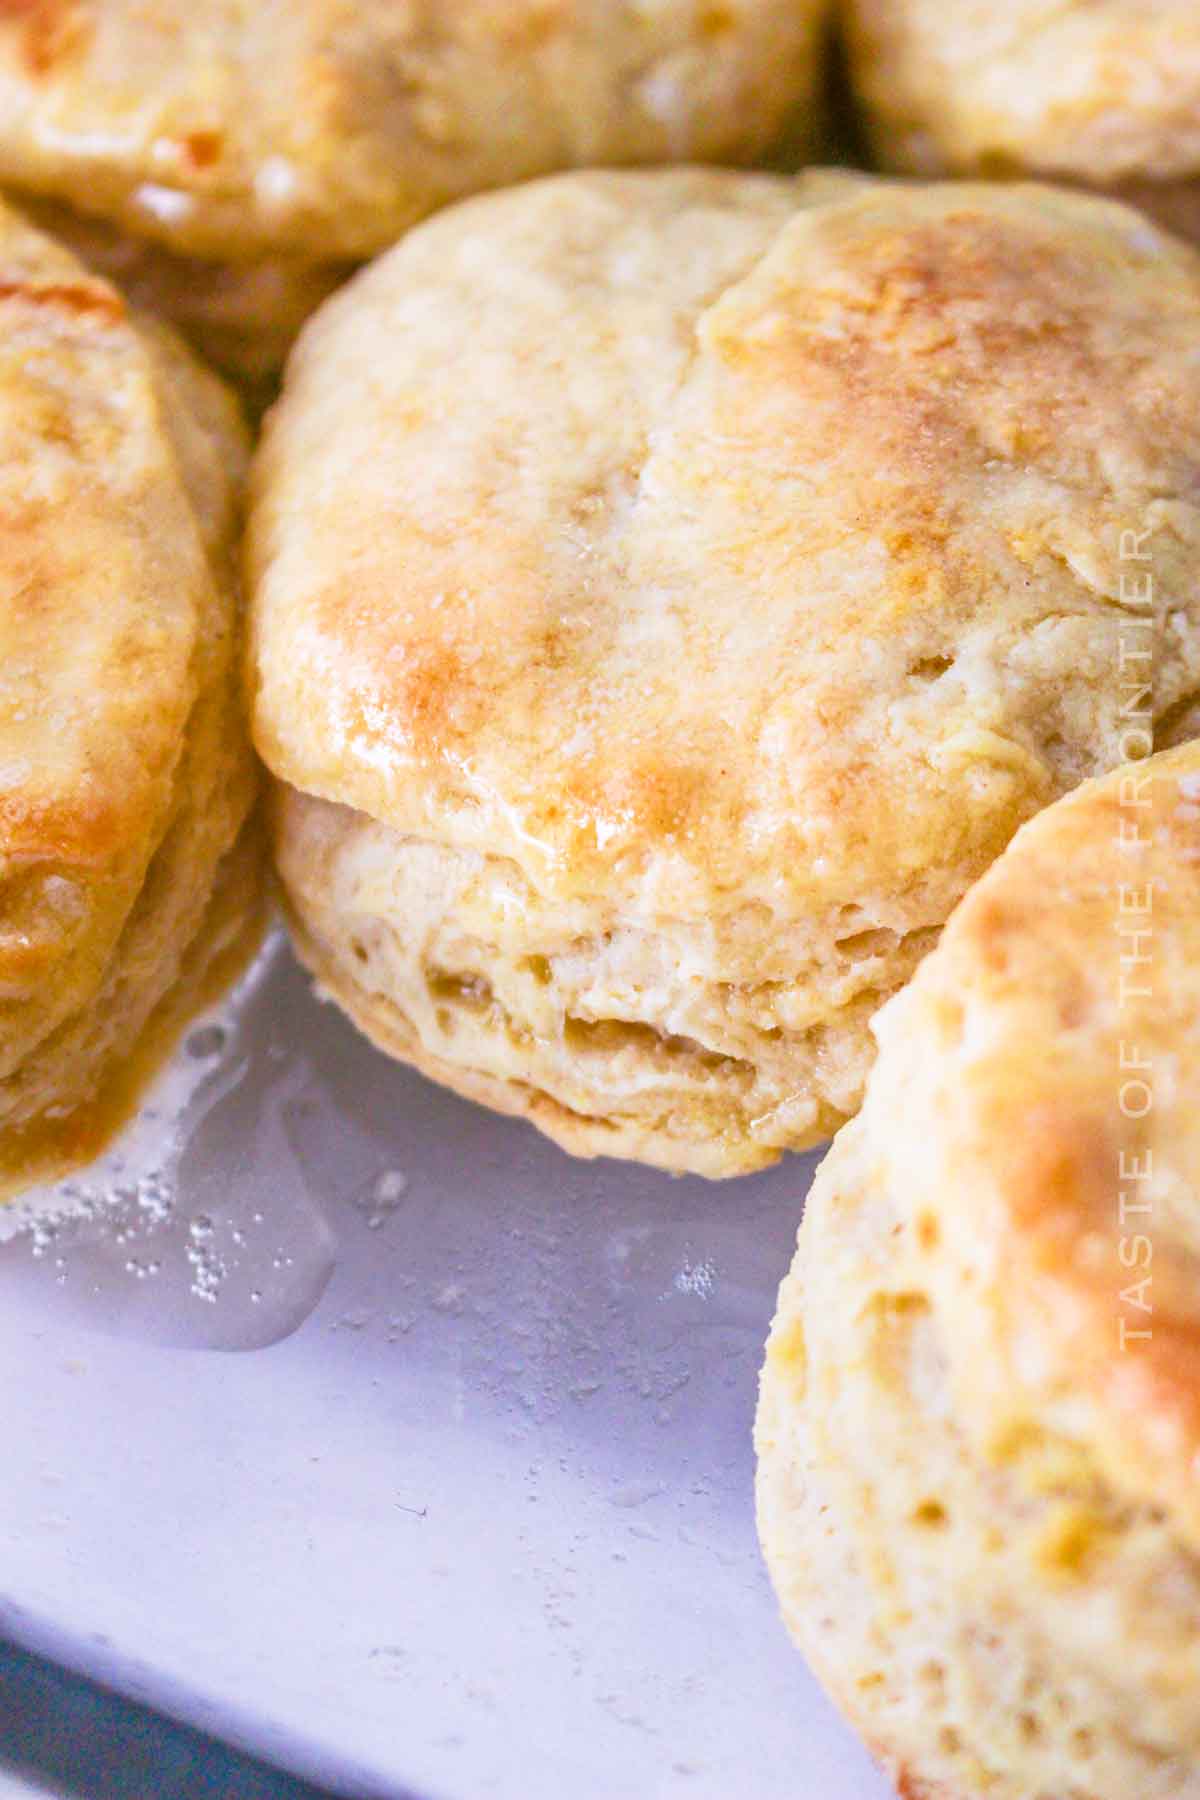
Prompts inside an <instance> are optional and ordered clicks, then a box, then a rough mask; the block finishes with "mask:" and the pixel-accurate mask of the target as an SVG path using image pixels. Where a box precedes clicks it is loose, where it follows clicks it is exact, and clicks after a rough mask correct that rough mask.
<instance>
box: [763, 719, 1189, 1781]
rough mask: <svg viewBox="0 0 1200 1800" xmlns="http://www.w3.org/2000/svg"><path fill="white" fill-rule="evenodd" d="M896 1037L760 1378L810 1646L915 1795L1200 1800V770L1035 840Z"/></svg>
mask: <svg viewBox="0 0 1200 1800" xmlns="http://www.w3.org/2000/svg"><path fill="white" fill-rule="evenodd" d="M1139 926H1140V927H1144V928H1145V930H1144V935H1143V937H1142V938H1141V939H1140V940H1136V941H1135V939H1134V937H1133V931H1134V929H1135V928H1137V927H1139ZM1122 933H1124V935H1122ZM1135 952H1136V953H1137V954H1138V955H1139V956H1141V958H1142V960H1141V961H1139V962H1136V963H1135V962H1132V961H1126V962H1125V963H1124V964H1123V963H1122V961H1121V958H1122V956H1123V955H1124V956H1126V957H1129V956H1130V955H1132V954H1133V953H1135ZM1122 981H1124V982H1125V988H1124V991H1122V986H1121V983H1122ZM876 1029H877V1033H878V1037H879V1043H880V1056H879V1061H878V1063H877V1064H876V1067H875V1070H874V1072H873V1074H872V1077H871V1081H870V1084H869V1088H868V1096H867V1101H866V1105H865V1106H864V1108H863V1111H862V1113H861V1114H860V1116H859V1117H858V1118H857V1119H856V1120H855V1121H854V1122H853V1123H852V1124H851V1125H849V1126H848V1127H847V1128H846V1130H845V1132H843V1133H842V1135H841V1136H840V1137H839V1138H838V1140H837V1142H836V1144H835V1145H834V1147H833V1149H832V1150H831V1152H830V1154H829V1156H828V1158H827V1159H826V1161H825V1163H824V1164H823V1166H822V1168H821V1170H820V1172H819V1174H818V1176H817V1180H816V1183H815V1185H814V1187H813V1190H812V1192H811V1194H810V1196H809V1200H808V1205H807V1209H806V1214H805V1219H804V1224H803V1226H802V1228H801V1232H800V1242H799V1248H798V1250H797V1255H796V1260H795V1263H794V1265H793V1268H792V1272H791V1274H790V1275H789V1276H788V1278H787V1280H786V1281H785V1282H784V1285H783V1288H782V1290H781V1293H780V1299H779V1309H778V1313H777V1316H776V1320H775V1324H774V1327H773V1330H772V1334H771V1340H770V1343H769V1345H768V1349H767V1359H766V1365H765V1368H764V1371H763V1379H762V1392H761V1399H760V1405H759V1416H758V1426H757V1443H758V1453H759V1477H758V1505H759V1525H760V1531H761V1536H762V1541H763V1546H764V1549H765V1552H766V1556H767V1561H768V1563H769V1565H770V1568H771V1572H772V1575H773V1577H774V1580H775V1584H776V1587H777V1589H778V1592H779V1595H780V1599H781V1602H782V1606H783V1611H784V1616H785V1618H786V1620H787V1623H788V1625H789V1627H790V1629H791V1631H792V1632H793V1634H794V1636H795V1637H796V1639H797V1641H798V1642H799V1643H800V1644H801V1645H802V1647H803V1648H804V1650H805V1652H806V1654H807V1655H808V1656H809V1658H810V1659H811V1661H812V1662H813V1664H814V1666H815V1668H816V1669H817V1671H818V1672H819V1673H820V1674H821V1675H822V1677H823V1678H824V1680H825V1681H826V1683H827V1685H828V1686H829V1688H830V1690H831V1691H832V1693H833V1694H834V1696H835V1697H836V1699H837V1700H838V1702H839V1704H840V1705H841V1706H842V1707H843V1709H844V1710H845V1711H846V1712H847V1713H848V1714H849V1716H850V1717H851V1718H852V1719H853V1720H854V1721H855V1722H856V1723H857V1724H858V1726H859V1728H860V1729H861V1730H862V1732H863V1734H864V1736H865V1737H866V1738H867V1740H868V1742H869V1743H870V1744H871V1745H872V1746H873V1747H874V1748H875V1749H876V1751H877V1752H878V1754H879V1755H880V1757H881V1759H882V1760H883V1762H884V1763H885V1766H886V1767H887V1768H888V1770H889V1772H890V1773H891V1774H892V1775H893V1776H894V1777H895V1778H896V1779H897V1780H898V1782H899V1783H900V1786H901V1791H902V1792H904V1793H905V1794H913V1795H921V1796H930V1797H941V1796H947V1797H948V1796H954V1797H955V1800H968V1797H969V1796H975V1795H980V1796H982V1795H987V1796H988V1797H989V1800H1061V1796H1064V1795H1068V1794H1070V1795H1075V1794H1078V1795H1080V1796H1081V1797H1082V1796H1086V1800H1129V1796H1132V1795H1136V1796H1137V1797H1138V1800H1192V1797H1193V1796H1194V1795H1196V1794H1197V1793H1200V1699H1198V1696H1200V1666H1198V1658H1200V1640H1198V1638H1197V1633H1196V1616H1197V1609H1198V1608H1200V1478H1198V1474H1197V1471H1198V1469H1200V1303H1198V1297H1197V1296H1198V1293H1200V1288H1198V1284H1197V1258H1198V1245H1200V1236H1198V1232H1197V1219H1198V1210H1197V1209H1198V1206H1200V1116H1198V1113H1197V1094H1200V740H1193V741H1191V742H1188V743H1184V744H1182V745H1180V746H1179V747H1178V748H1176V749H1174V750H1170V751H1167V752H1164V753H1163V754H1160V755H1158V756H1157V757H1155V758H1154V759H1153V760H1151V761H1149V762H1146V763H1139V764H1136V765H1133V766H1131V767H1129V768H1126V769H1123V770H1121V771H1119V772H1118V773H1115V774H1112V775H1110V776H1108V777H1106V778H1104V779H1103V780H1099V781H1096V782H1093V783H1090V784H1088V785H1087V786H1086V787H1084V788H1082V789H1080V790H1078V791H1077V792H1076V793H1075V794H1073V795H1071V796H1069V797H1068V798H1067V799H1065V800H1064V801H1062V802H1061V803H1060V804H1059V805H1057V806H1055V807H1054V808H1052V809H1050V810H1049V811H1047V812H1045V813H1043V814H1041V815H1040V816H1039V817H1038V818H1037V819H1035V820H1034V821H1033V822H1032V823H1031V824H1029V825H1027V826H1026V827H1025V828H1024V830H1023V831H1022V832H1021V833H1020V835H1019V836H1018V837H1017V839H1016V841H1015V842H1014V843H1013V845H1012V846H1011V847H1010V849H1009V850H1008V852H1007V853H1006V854H1005V855H1004V856H1003V857H1002V858H1001V859H1000V861H999V862H997V864H996V865H995V866H994V868H993V869H992V870H991V871H990V872H989V873H988V874H987V875H986V876H985V877H984V878H983V880H982V881H981V882H980V883H979V884H978V886H977V887H976V888H975V889H974V890H973V892H972V893H971V894H970V895H969V896H968V898H967V899H966V900H965V901H964V902H963V904H962V906H961V907H960V908H959V909H958V911H957V912H956V913H955V915H954V917H953V919H952V920H951V921H950V924H949V925H948V926H947V928H946V931H945V934H944V935H943V937H942V940H941V943H940V945H939V947H938V949H937V950H936V951H935V952H934V953H933V955H931V956H930V957H929V958H928V959H927V960H926V962H925V963H924V964H923V965H922V968H921V969H920V971H919V973H918V975H917V976H916V979H915V980H914V981H913V983H912V984H911V986H910V987H909V988H908V989H907V990H906V991H905V992H904V993H903V994H901V995H900V996H899V997H898V998H897V999H895V1000H894V1001H893V1002H892V1003H891V1005H890V1006H888V1007H887V1008H886V1009H885V1010H884V1012H882V1013H881V1014H880V1016H879V1018H878V1020H877V1022H876ZM1142 1082H1145V1083H1146V1089H1145V1091H1143V1089H1142V1087H1141V1085H1140V1084H1141V1083H1142ZM1147 1097H1149V1104H1147ZM1123 1197H1124V1198H1123Z"/></svg>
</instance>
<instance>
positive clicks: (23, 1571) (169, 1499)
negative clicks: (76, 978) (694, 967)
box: [0, 945, 885, 1800]
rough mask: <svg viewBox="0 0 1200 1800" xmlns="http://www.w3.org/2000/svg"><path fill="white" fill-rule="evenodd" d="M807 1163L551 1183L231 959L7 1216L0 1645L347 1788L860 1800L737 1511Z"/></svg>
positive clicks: (515, 1796) (546, 1147)
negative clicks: (68, 1191) (135, 1117)
mask: <svg viewBox="0 0 1200 1800" xmlns="http://www.w3.org/2000/svg"><path fill="white" fill-rule="evenodd" d="M180 1107H182V1108H183V1111H184V1122H183V1124H182V1126H181V1127H180V1128H178V1129H175V1128H173V1127H170V1126H169V1125H168V1120H169V1119H170V1118H171V1117H172V1115H173V1114H174V1113H175V1112H176V1111H177V1109H179V1108H180ZM812 1164H813V1159H811V1158H804V1159H795V1160H793V1161H792V1162H791V1163H790V1164H787V1165H785V1166H784V1167H783V1168H781V1169H777V1170H774V1171H772V1172H771V1173H770V1174H768V1175H765V1176H758V1177H753V1178H750V1179H747V1180H743V1181H740V1182H734V1183H729V1184H723V1185H709V1184H707V1183H704V1182H700V1181H695V1180H683V1181H672V1180H671V1179H669V1178H668V1177H666V1176H660V1175H656V1174H653V1173H650V1172H647V1171H642V1170H638V1169H635V1168H631V1167H628V1166H625V1165H621V1164H616V1163H595V1164H578V1163H573V1162H571V1161H570V1160H569V1159H568V1158H566V1157H565V1156H563V1155H562V1154H561V1153H560V1152H558V1151H557V1150H555V1149H554V1148H553V1147H552V1146H551V1145H550V1144H548V1143H545V1142H543V1141H542V1140H541V1139H540V1138H538V1137H537V1136H536V1135H535V1134H534V1132H533V1131H532V1130H531V1129H530V1128H529V1127H528V1126H526V1125H523V1124H513V1123H509V1122H506V1121H502V1120H498V1119H496V1118H494V1117H492V1116H490V1115H489V1114H487V1113H485V1112H482V1111H480V1110H478V1109H475V1108H473V1107H471V1106H469V1105H467V1104H466V1103H464V1102H461V1101H458V1100H456V1099H454V1098H452V1097H451V1096H449V1095H448V1094H445V1093H442V1092H441V1091H439V1090H438V1089H436V1088H434V1087H431V1086H429V1085H428V1084H427V1083H425V1082H424V1081H422V1080H421V1079H420V1078H419V1077H417V1076H415V1075H412V1074H410V1073H409V1072H407V1071H405V1070H403V1069H401V1068H398V1067H396V1066H394V1065H392V1064H391V1063H389V1062H387V1061H386V1060H385V1059H384V1058H382V1057H381V1056H379V1055H377V1054H376V1053H375V1052H374V1051H372V1050H371V1049H370V1048H369V1046H368V1045H367V1044H365V1043H364V1042H363V1041H362V1040H361V1039H359V1038H358V1037H357V1036H356V1035H355V1033H354V1032H353V1031H352V1029H351V1028H350V1027H349V1026H348V1025H347V1024H346V1023H345V1022H344V1021H343V1020H342V1019H341V1018H340V1016H339V1015H338V1014H337V1013H336V1012H335V1011H334V1010H333V1009H332V1008H330V1007H327V1006H322V1005H320V1004H318V1002H317V1001H316V1000H315V999H314V998H313V997H312V995H311V994H310V992H309V989H308V985H307V983H306V981H305V980H304V978H303V977H302V976H301V975H300V973H299V972H298V971H297V969H296V968H295V966H294V964H293V963H292V962H291V960H290V957H289V956H288V954H287V953H286V951H284V950H283V949H282V948H281V947H280V946H278V945H275V946H273V947H270V948H269V949H268V951H267V952H265V953H264V955H263V957H262V958H261V959H260V963H259V965H258V966H257V968H256V970H255V971H254V972H253V973H252V975H251V976H250V977H248V978H247V981H246V983H245V984H244V985H243V989H242V990H241V992H240V994H239V996H238V998H237V1000H236V1002H235V1003H234V1004H232V1005H230V1006H229V1007H227V1008H226V1009H225V1012H224V1014H223V1015H222V1017H221V1018H220V1019H215V1020H213V1021H211V1022H209V1023H208V1024H206V1025H204V1026H202V1027H199V1028H197V1029H196V1030H195V1031H193V1033H192V1034H191V1037H190V1039H189V1046H188V1047H187V1048H186V1049H184V1050H182V1051H181V1053H180V1056H179V1058H178V1059H177V1065H176V1068H175V1070H174V1072H173V1073H172V1074H171V1075H170V1076H169V1077H168V1079H167V1083H166V1086H165V1088H164V1090H163V1093H162V1096H161V1099H160V1102H159V1117H157V1118H156V1119H151V1120H150V1121H149V1124H148V1127H147V1128H146V1129H145V1130H144V1131H143V1132H142V1134H141V1137H140V1140H139V1141H136V1142H132V1143H129V1142H127V1143H125V1144H123V1145H122V1146H120V1147H119V1150H118V1153H117V1155H116V1157H115V1158H110V1163H109V1166H108V1167H107V1168H106V1169H104V1170H102V1171H100V1172H98V1173H97V1174H94V1175H93V1176H92V1177H90V1178H89V1180H88V1181H87V1182H83V1183H77V1184H75V1192H74V1194H73V1195H72V1196H70V1197H69V1204H68V1210H69V1211H70V1212H71V1213H72V1214H75V1215H78V1214H82V1215H83V1216H82V1217H81V1218H79V1217H73V1218H72V1219H70V1220H68V1221H66V1222H64V1221H62V1220H56V1219H54V1218H49V1217H48V1216H47V1214H46V1211H45V1208H44V1207H43V1208H42V1210H41V1211H40V1212H39V1213H38V1215H37V1216H36V1218H35V1221H34V1224H33V1225H32V1226H31V1225H30V1224H29V1222H28V1219H26V1220H25V1221H24V1222H23V1223H22V1222H21V1220H19V1219H16V1218H15V1217H13V1218H9V1219H8V1220H7V1227H8V1229H9V1231H10V1233H11V1232H12V1230H13V1228H14V1226H17V1227H18V1229H16V1233H15V1235H11V1236H10V1239H9V1241H8V1242H6V1243H4V1244H0V1365H2V1366H3V1367H4V1368H6V1369H7V1371H8V1380H7V1382H6V1392H5V1403H4V1412H3V1426H2V1432H3V1453H2V1457H0V1632H3V1633H6V1634H7V1635H9V1636H10V1637H12V1638H13V1639H15V1640H16V1641H17V1642H20V1643H23V1644H25V1645H27V1646H28V1647H30V1648H32V1649H35V1650H38V1651H40V1652H42V1653H45V1654H48V1655H51V1656H53V1657H55V1658H56V1659H58V1660H61V1661H63V1662H65V1663H67V1664H69V1665H71V1666H73V1667H75V1668H78V1669H81V1670H83V1671H84V1672H86V1673H88V1674H90V1675H92V1676H95V1677H97V1678H99V1679H101V1680H103V1681H105V1682H108V1683H110V1684H112V1685H113V1686H116V1687H118V1688H120V1689H121V1690H123V1691H125V1692H128V1693H130V1694H132V1695H134V1696H135V1697H137V1698H139V1699H143V1700H146V1701H149V1702H150V1703H151V1704H153V1705H156V1706H159V1707H162V1708H164V1709H165V1710H167V1711H169V1712H171V1713H174V1714H176V1715H177V1716H179V1717H181V1718H185V1719H187V1720H188V1721H189V1722H192V1723H195V1724H198V1725H199V1726H201V1727H202V1728H203V1729H205V1730H208V1731H211V1732H214V1733H216V1734H217V1735H220V1736H222V1737H225V1738H227V1739H229V1740H230V1741H232V1742H235V1743H238V1744H240V1745H242V1746H244V1747H246V1748H249V1749H251V1750H253V1751H255V1752H257V1753H258V1754H260V1755H263V1756H265V1757H267V1758H269V1759H272V1760H274V1761H277V1762H280V1763H282V1764H283V1765H285V1766H288V1767H290V1768H293V1769H295V1770H296V1771H298V1772H299V1773H302V1774H303V1775H305V1776H307V1777H309V1778H310V1779H313V1780H317V1781H321V1782H324V1783H327V1784H329V1785H331V1786H334V1787H336V1788H338V1789H339V1790H341V1791H343V1792H345V1793H348V1794H352V1795H355V1796H358V1797H360V1800H366V1797H367V1796H371V1795H389V1796H402V1795H411V1796H414V1797H417V1800H480V1797H482V1796H500V1797H502V1800H541V1797H543V1796H544V1797H545V1800H562V1796H563V1795H565V1794H569V1795H571V1796H572V1800H617V1797H624V1796H630V1800H633V1797H635V1796H636V1797H637V1800H658V1797H665V1796H680V1797H681V1800H683V1797H685V1796H687V1797H691V1800H718V1797H719V1800H729V1796H731V1795H735V1794H736V1795H739V1796H746V1797H747V1800H797V1796H800V1795H803V1796H806V1797H807V1796H814V1797H816V1796H819V1797H820V1800H883V1796H884V1794H885V1788H884V1785H883V1784H882V1783H881V1782H880V1780H879V1778H878V1777H877V1776H876V1775H874V1774H873V1772H872V1771H871V1768H870V1766H869V1764H868V1762H867V1759H866V1757H865V1754H864V1753H863V1752H862V1750H861V1749H860V1748H859V1746H858V1745H857V1743H856V1742H855V1740H854V1739H853V1738H852V1736H851V1735H850V1734H849V1733H848V1731H846V1730H845V1729H844V1728H843V1727H842V1726H841V1725H840V1723H839V1722H838V1721H837V1720H836V1718H835V1716H834V1715H833V1713H832V1711H831V1710H830V1709H829V1707H828V1706H827V1705H826V1703H825V1701H824V1700H823V1698H822V1697H821V1694H820V1692H819V1690H818V1689H817V1687H816V1686H815V1684H814V1682H813V1681H812V1679H811V1678H810V1677H809V1676H808V1674H807V1672H806V1670H805V1668H804V1665H803V1663H802V1662H801V1661H800V1659H799V1658H798V1657H797V1656H796V1654H795V1653H794V1652H793V1651H792V1649H791V1648H790V1646H789V1645H788V1643H787V1641H786V1639H785V1637H784V1634H783V1631H782V1628H781V1626H780V1625H779V1623H778V1621H777V1618H776V1614H775V1608H774V1603H773V1600H772V1597H771V1594H770V1591H769V1588H768V1585H767V1581H766V1577H765V1574H764V1572H763V1570H762V1567H761V1564H760V1561H759V1556H758V1552H757V1548H756V1544H755V1538H754V1530H753V1518H752V1499H751V1482H752V1467H753V1463H752V1455H751V1446H750V1429H751V1420H752V1416H753V1404H754V1392H755V1382H756V1376H757V1369H758V1363H759V1357H760V1354H761V1347H762V1343H763V1340H764V1338H765V1334H766V1329H767V1324H768V1321H769V1317H770V1313H771V1310H772V1305H773V1301H774V1294H775V1289H776V1286H777V1283H778V1281H779V1278H780V1276H781V1275H782V1273H783V1271H784V1269H785V1268H786V1266H787V1263H788V1261H789V1259H790V1256H791V1250H792V1244H793V1241H794V1237H795V1229H796V1224H797V1221H798V1218H799V1213H800V1209H801V1204H802V1200H803V1195H804V1192H805V1189H806V1186H807V1184H808V1180H809V1178H810V1176H811V1172H812Z"/></svg>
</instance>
